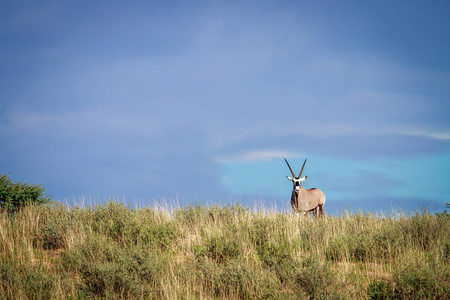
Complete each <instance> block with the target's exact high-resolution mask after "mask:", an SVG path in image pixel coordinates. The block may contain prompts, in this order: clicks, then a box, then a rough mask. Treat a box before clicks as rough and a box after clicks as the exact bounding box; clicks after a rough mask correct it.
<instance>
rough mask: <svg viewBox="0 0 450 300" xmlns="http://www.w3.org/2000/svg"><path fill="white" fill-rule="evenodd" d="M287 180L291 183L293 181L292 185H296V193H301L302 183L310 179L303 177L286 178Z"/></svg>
mask: <svg viewBox="0 0 450 300" xmlns="http://www.w3.org/2000/svg"><path fill="white" fill-rule="evenodd" d="M286 177H287V179H289V180H290V181H292V183H293V184H294V191H295V192H296V193H298V192H300V190H301V189H302V182H303V181H305V180H306V178H308V176H305V177H302V178H292V177H289V176H286Z"/></svg>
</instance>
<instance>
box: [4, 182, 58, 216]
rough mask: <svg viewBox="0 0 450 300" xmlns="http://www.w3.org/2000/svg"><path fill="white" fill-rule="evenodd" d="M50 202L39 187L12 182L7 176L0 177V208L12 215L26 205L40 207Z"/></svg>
mask: <svg viewBox="0 0 450 300" xmlns="http://www.w3.org/2000/svg"><path fill="white" fill-rule="evenodd" d="M50 200H51V199H50V197H49V196H46V195H45V189H44V188H43V187H41V186H40V185H35V184H28V183H21V182H13V181H12V180H11V179H10V178H9V176H8V175H5V174H2V175H0V208H2V209H6V210H7V211H9V212H12V213H14V212H16V211H18V210H19V209H21V208H22V207H24V206H26V205H30V204H35V205H42V204H45V203H48V202H50Z"/></svg>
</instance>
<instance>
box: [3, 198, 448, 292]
mask: <svg viewBox="0 0 450 300" xmlns="http://www.w3.org/2000/svg"><path fill="white" fill-rule="evenodd" d="M449 265H450V217H449V215H448V214H446V213H444V214H440V215H434V214H429V213H427V212H426V211H424V212H421V213H415V214H404V215H402V216H400V217H396V218H394V217H385V218H381V217H377V216H374V215H372V214H362V213H360V214H356V215H354V214H348V213H343V214H342V216H340V217H332V216H328V217H325V218H321V219H317V220H315V219H313V218H309V217H308V218H305V217H297V216H295V215H293V214H281V213H277V212H270V211H254V210H250V209H248V208H246V207H242V206H240V205H239V204H234V205H228V206H211V207H206V206H202V205H200V204H198V205H190V206H187V207H185V208H177V209H168V208H163V207H151V208H144V209H131V208H130V207H127V206H125V205H124V204H122V203H119V202H115V201H110V202H108V203H106V204H104V205H97V206H94V207H90V208H78V207H73V208H68V207H65V206H63V205H61V204H53V205H51V206H47V207H27V208H25V209H23V210H22V211H21V212H19V213H16V214H15V215H14V216H12V217H11V216H10V215H8V214H7V213H6V212H1V213H0V299H26V298H33V299H55V298H56V299H58V298H59V299H63V298H64V299H67V298H77V299H83V298H107V299H120V298H133V299H134V298H137V299H144V298H145V299H148V298H169V299H198V298H203V299H205V298H206V299H209V298H219V299H234V298H235V299H237V298H239V299H240V298H242V299H291V298H292V299H299V298H300V299H302V298H314V299H325V298H330V299H348V298H349V299H391V298H392V299H394V298H395V299H449V298H450V267H449Z"/></svg>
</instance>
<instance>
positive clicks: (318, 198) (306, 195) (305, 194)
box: [291, 187, 325, 216]
mask: <svg viewBox="0 0 450 300" xmlns="http://www.w3.org/2000/svg"><path fill="white" fill-rule="evenodd" d="M324 204H325V194H324V193H323V192H322V191H321V190H319V189H316V188H313V189H309V190H307V189H305V188H304V187H301V189H300V191H299V192H296V191H295V189H294V190H293V191H292V196H291V206H292V209H293V210H294V213H295V214H296V215H297V214H303V215H306V214H308V213H313V214H314V216H320V215H323V214H325V212H324V211H323V205H324Z"/></svg>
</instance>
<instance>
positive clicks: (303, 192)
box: [284, 159, 325, 217]
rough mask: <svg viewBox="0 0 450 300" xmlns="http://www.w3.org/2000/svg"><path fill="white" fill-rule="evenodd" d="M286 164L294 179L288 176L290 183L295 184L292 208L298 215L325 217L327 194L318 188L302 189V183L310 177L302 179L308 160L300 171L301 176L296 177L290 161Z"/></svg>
mask: <svg viewBox="0 0 450 300" xmlns="http://www.w3.org/2000/svg"><path fill="white" fill-rule="evenodd" d="M284 160H285V161H286V164H287V165H288V167H289V170H290V171H291V173H292V176H293V177H289V176H286V177H287V178H288V179H289V180H290V181H292V182H293V183H294V188H293V190H292V196H291V206H292V209H293V210H294V213H295V214H296V215H298V214H303V215H307V214H308V213H313V214H314V216H316V217H319V216H321V215H324V214H325V212H324V210H323V206H324V205H325V194H324V193H323V192H322V191H321V190H319V189H316V188H313V189H309V190H307V189H305V188H304V187H302V182H303V181H305V180H306V179H307V178H308V176H305V177H302V173H303V169H304V168H305V164H306V159H305V162H304V163H303V167H302V170H301V171H300V175H298V176H295V173H294V171H292V168H291V166H290V165H289V163H288V161H287V160H286V159H284Z"/></svg>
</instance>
